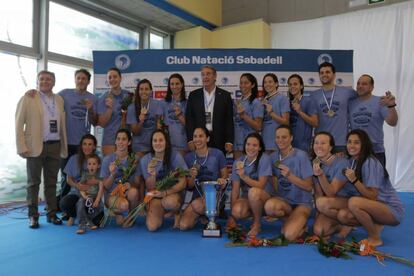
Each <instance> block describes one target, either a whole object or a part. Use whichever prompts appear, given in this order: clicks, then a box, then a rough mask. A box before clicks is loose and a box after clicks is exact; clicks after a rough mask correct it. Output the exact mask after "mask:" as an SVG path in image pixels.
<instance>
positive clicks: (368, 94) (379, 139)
mask: <svg viewBox="0 0 414 276" xmlns="http://www.w3.org/2000/svg"><path fill="white" fill-rule="evenodd" d="M373 90H374V78H373V77H371V76H370V75H366V74H364V75H362V76H361V77H360V78H359V79H358V82H357V92H358V98H356V99H354V100H352V101H351V102H350V103H349V121H350V123H351V129H358V128H359V129H363V130H365V131H366V133H367V134H368V136H369V138H370V139H371V142H372V145H373V150H374V152H375V155H376V157H377V158H378V160H379V161H380V162H381V164H382V165H383V166H384V167H385V165H386V158H385V148H384V130H383V126H384V121H385V122H387V124H388V125H390V126H396V125H397V122H398V114H397V110H396V108H395V107H396V106H397V104H396V103H395V97H394V96H393V95H392V94H391V92H389V91H387V92H386V93H385V96H382V97H379V96H374V95H372V91H373Z"/></svg>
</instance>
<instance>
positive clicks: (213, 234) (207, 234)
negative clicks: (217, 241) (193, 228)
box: [203, 224, 221, 238]
mask: <svg viewBox="0 0 414 276" xmlns="http://www.w3.org/2000/svg"><path fill="white" fill-rule="evenodd" d="M203 238H221V227H220V225H218V224H216V229H203Z"/></svg>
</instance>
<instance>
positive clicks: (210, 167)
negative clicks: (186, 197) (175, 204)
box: [180, 127, 228, 230]
mask: <svg viewBox="0 0 414 276" xmlns="http://www.w3.org/2000/svg"><path fill="white" fill-rule="evenodd" d="M209 139H210V134H209V132H208V130H207V129H206V128H204V127H199V128H196V129H195V130H194V135H193V142H194V146H195V151H194V152H190V153H187V155H186V156H185V162H186V163H187V166H188V167H189V168H191V169H190V174H191V177H190V178H188V180H187V187H188V188H189V190H193V196H192V199H191V202H190V203H189V204H188V207H187V208H186V209H185V210H184V213H183V214H182V216H181V220H180V229H181V230H188V229H191V228H193V227H194V225H195V224H196V222H197V219H198V217H199V216H200V215H204V213H205V202H204V200H203V193H202V186H200V183H201V182H203V181H217V182H218V183H219V184H221V185H222V187H223V188H224V187H225V183H226V179H227V177H228V172H227V167H226V158H225V157H224V154H223V152H221V151H220V150H218V149H215V148H209V147H208V146H207V143H208V142H209Z"/></svg>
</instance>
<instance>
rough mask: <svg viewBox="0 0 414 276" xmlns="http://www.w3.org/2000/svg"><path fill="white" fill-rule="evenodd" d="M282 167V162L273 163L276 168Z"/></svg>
mask: <svg viewBox="0 0 414 276" xmlns="http://www.w3.org/2000/svg"><path fill="white" fill-rule="evenodd" d="M279 165H280V160H276V161H275V163H273V166H275V167H276V168H279Z"/></svg>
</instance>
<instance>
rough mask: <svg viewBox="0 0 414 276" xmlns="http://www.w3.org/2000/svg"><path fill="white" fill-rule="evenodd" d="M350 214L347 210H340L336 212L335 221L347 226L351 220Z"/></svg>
mask: <svg viewBox="0 0 414 276" xmlns="http://www.w3.org/2000/svg"><path fill="white" fill-rule="evenodd" d="M352 217H353V216H352V214H351V212H350V211H349V210H348V209H341V210H339V211H338V215H337V220H338V221H339V222H340V223H341V224H349V221H350V220H351V219H352Z"/></svg>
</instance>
